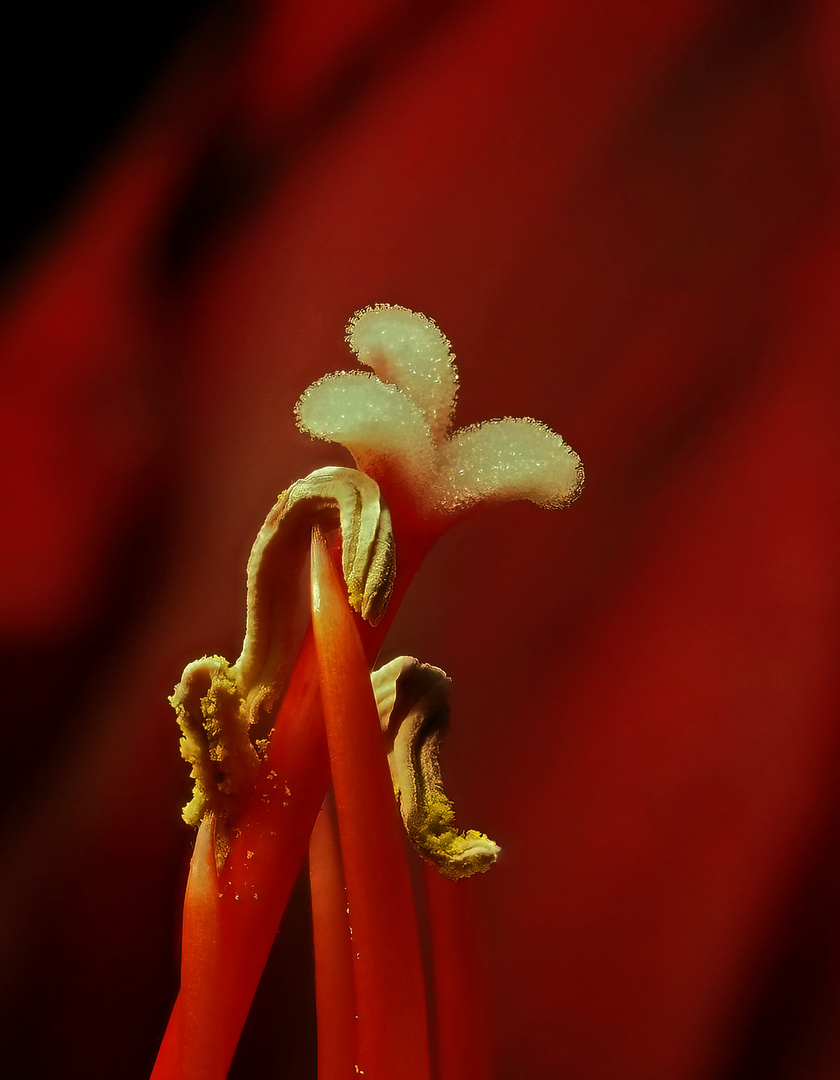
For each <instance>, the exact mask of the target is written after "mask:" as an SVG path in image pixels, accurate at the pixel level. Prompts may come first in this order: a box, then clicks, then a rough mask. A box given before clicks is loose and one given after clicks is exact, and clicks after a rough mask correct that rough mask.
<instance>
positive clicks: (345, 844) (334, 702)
mask: <svg viewBox="0 0 840 1080" xmlns="http://www.w3.org/2000/svg"><path fill="white" fill-rule="evenodd" d="M311 580H312V627H313V630H314V634H315V645H316V650H317V654H318V669H319V673H320V680H321V698H322V702H323V707H324V722H325V726H326V732H327V744H328V746H329V754H330V769H331V773H332V782H333V790H334V792H335V805H336V812H337V817H338V828H339V835H340V838H341V851H342V858H343V862H344V873H345V878H346V883H347V907H348V910H349V919H350V926H351V928H352V935H353V948H352V955H353V972H354V982H355V990H356V1004H357V1008H358V1017H359V1020H358V1058H357V1060H356V1062H355V1063H354V1065H355V1066H356V1067H357V1072H358V1073H360V1074H362V1075H365V1076H369V1077H373V1078H378V1077H381V1078H382V1080H386V1078H387V1077H395V1076H399V1077H401V1078H404V1080H428V1077H429V1052H428V1028H427V1022H426V996H425V986H424V982H423V966H422V960H421V956H420V941H419V938H418V933H417V916H416V913H415V911H414V900H413V897H412V892H411V880H410V878H409V872H408V864H407V862H406V855H405V846H404V841H403V837H402V828H401V825H400V820H399V816H398V814H397V809H396V804H395V802H394V794H393V787H392V784H391V777H390V774H389V771H388V765H387V760H386V757H385V754H384V753H383V740H382V730H381V726H380V721H379V712H378V710H377V707H376V702H375V699H374V696H373V689H372V687H371V682H370V673H369V669H368V666H367V664H366V662H365V656H364V652H363V650H362V645H361V641H360V640H359V636H358V633H357V632H356V627H355V624H354V619H353V613H352V611H351V610H350V607H349V605H348V603H347V600H346V597H345V595H344V589H343V586H342V583H341V582H340V580H339V578H338V575H337V573H336V571H335V568H334V566H333V564H332V561H331V560H330V557H329V555H328V553H327V549H326V545H325V543H324V539H323V536H321V534H320V533H319V532H318V531H317V530H316V531H315V533H314V535H313V540H312V579H311Z"/></svg>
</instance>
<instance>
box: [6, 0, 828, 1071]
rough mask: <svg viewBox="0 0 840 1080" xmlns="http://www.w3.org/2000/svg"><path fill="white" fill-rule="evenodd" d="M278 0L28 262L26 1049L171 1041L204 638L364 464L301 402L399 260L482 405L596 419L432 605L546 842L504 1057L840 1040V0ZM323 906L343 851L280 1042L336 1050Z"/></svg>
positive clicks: (484, 889)
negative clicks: (194, 687) (573, 493)
mask: <svg viewBox="0 0 840 1080" xmlns="http://www.w3.org/2000/svg"><path fill="white" fill-rule="evenodd" d="M233 10H234V12H235V14H236V15H237V16H238V18H236V19H235V20H233V22H231V21H230V20H219V21H218V22H214V21H213V20H210V21H209V22H208V23H206V24H205V25H204V27H203V28H202V31H201V35H200V38H196V39H195V41H194V42H193V44H192V45H191V46H190V48H189V49H188V51H187V52H186V53H185V54H183V56H182V58H181V59H179V60H177V61H176V62H175V64H174V66H173V68H172V71H171V73H170V75H169V76H168V77H167V78H166V79H164V80H163V81H162V82H161V83H160V84H159V85H158V86H157V88H156V90H155V92H154V94H153V95H152V96H151V97H150V98H149V101H148V104H147V105H146V106H145V108H144V109H143V110H142V111H141V113H140V114H139V115H138V116H137V117H136V118H135V119H134V120H133V121H132V122H131V124H130V125H129V126H127V127H126V129H125V131H124V133H123V135H122V137H121V139H120V141H119V142H118V143H116V144H114V146H113V148H112V149H111V151H110V153H109V156H108V158H107V160H104V161H102V162H100V164H99V166H98V167H97V169H96V170H95V171H94V173H93V174H92V175H91V176H90V177H89V179H88V181H87V184H86V186H85V188H84V190H80V191H79V192H78V193H77V195H76V199H77V201H76V202H75V205H74V208H70V209H68V210H67V213H66V215H65V216H64V218H63V219H62V220H61V222H59V223H58V224H56V225H54V227H53V228H52V229H51V230H50V231H49V233H48V234H45V235H43V236H42V237H41V238H40V242H39V243H38V245H37V246H35V247H33V248H32V249H31V250H30V251H29V252H28V257H27V259H26V260H25V262H23V263H21V264H19V266H18V267H17V268H16V270H15V273H14V275H13V277H12V278H11V279H10V281H9V288H10V298H9V304H8V314H7V316H6V319H5V322H4V327H3V342H2V350H0V351H1V352H2V357H3V393H2V395H0V438H2V440H3V450H4V452H3V461H4V481H5V486H4V500H3V512H4V527H3V530H2V543H3V558H2V559H0V574H2V586H1V587H0V596H2V616H3V622H2V626H3V630H4V634H5V638H4V640H5V642H6V646H7V650H6V665H5V668H4V670H5V671H6V674H7V686H6V692H7V698H6V703H5V706H4V710H3V716H4V719H3V725H4V749H5V750H6V753H7V769H6V770H5V773H4V776H5V780H6V783H5V785H4V794H3V797H2V798H3V805H4V809H5V818H4V820H5V822H6V827H5V831H4V834H3V849H2V858H0V867H2V874H3V889H2V897H3V900H2V904H3V911H2V914H0V928H2V946H3V955H2V960H1V961H0V972H2V1002H0V1004H1V1005H2V1008H0V1015H2V1017H3V1021H2V1022H3V1025H4V1030H3V1032H2V1038H0V1045H2V1048H3V1049H2V1054H3V1065H4V1071H5V1072H7V1073H9V1074H10V1075H12V1076H21V1077H26V1076H36V1077H40V1076H46V1075H55V1074H57V1073H58V1074H61V1075H62V1076H66V1077H74V1076H85V1077H87V1076H91V1075H101V1076H120V1077H126V1078H137V1080H140V1078H143V1077H147V1076H148V1075H149V1072H150V1070H151V1067H152V1063H153V1060H154V1056H155V1053H156V1049H157V1046H158V1044H159V1040H160V1038H161V1036H162V1034H163V1031H164V1029H165V1025H166V1022H167V1018H168V1015H169V1010H170V1006H171V1002H172V1000H173V998H174V996H175V993H176V989H177V982H178V967H177V963H176V961H175V958H174V955H173V941H174V940H176V939H177V933H178V925H179V919H180V909H181V904H182V900H183V895H184V886H185V882H186V874H187V867H188V861H189V855H190V846H191V840H190V830H189V829H187V828H186V827H185V826H184V824H183V822H181V821H180V820H179V817H178V813H177V808H178V807H179V806H183V805H184V804H185V803H186V802H187V800H188V799H189V796H190V790H189V788H190V785H189V781H188V778H187V776H186V771H187V770H185V769H184V768H183V761H182V760H181V759H180V757H179V755H178V751H177V745H176V742H177V739H175V738H173V721H172V710H171V708H170V707H169V705H168V704H167V703H166V700H165V699H166V696H167V694H168V693H169V692H170V691H171V686H172V681H173V672H175V673H177V672H178V671H179V670H181V669H182V668H183V666H184V664H185V663H187V662H189V661H190V660H192V659H194V658H195V657H197V656H200V655H202V654H203V653H206V652H208V651H209V652H213V653H218V654H219V655H221V656H226V657H235V656H236V655H237V652H238V649H239V647H240V643H241V641H242V631H243V627H242V611H241V608H242V593H243V589H244V587H245V582H244V580H243V567H244V566H245V562H246V560H247V556H248V551H249V550H250V546H251V544H252V542H253V539H254V537H255V535H256V534H257V533H258V531H259V529H260V527H261V524H262V522H263V521H264V519H265V514H266V511H267V509H268V508H269V507H270V506H272V505H273V503H274V501H275V499H276V496H277V493H278V491H281V490H284V489H287V488H288V487H289V486H290V485H291V484H293V483H294V481H295V480H297V479H298V478H301V477H305V476H307V475H308V474H310V473H311V472H312V471H314V470H317V469H319V468H323V467H328V466H333V467H335V466H338V467H351V465H352V461H351V460H350V459H349V458H345V459H344V460H340V459H339V458H338V457H337V454H340V453H343V452H342V451H340V450H339V449H338V448H337V447H335V446H333V445H329V444H327V443H320V442H315V443H310V442H309V441H308V440H305V439H302V438H301V436H300V433H299V432H298V431H296V430H294V428H293V426H292V424H290V423H289V417H290V416H291V415H292V412H293V409H294V405H295V402H296V401H297V400H298V397H299V396H300V394H301V393H302V391H303V390H304V389H305V388H306V387H307V386H309V385H310V384H312V383H313V382H314V381H316V380H318V379H319V378H321V377H322V376H323V375H324V373H325V372H330V371H337V370H339V369H342V370H343V369H345V368H346V367H347V362H346V355H345V352H344V349H343V347H342V343H341V340H340V330H339V332H338V333H337V331H336V328H340V327H341V326H342V325H343V322H344V320H345V319H346V317H347V314H348V313H349V312H352V311H354V310H358V309H360V308H362V307H363V306H364V305H366V304H369V303H370V302H371V300H374V299H389V300H392V301H394V302H397V303H399V304H402V305H405V306H406V307H409V308H411V309H412V310H421V311H426V312H429V313H431V314H432V315H433V316H434V317H435V319H436V320H438V321H439V323H440V325H441V326H442V327H444V328H445V330H446V333H447V335H449V336H450V337H451V339H452V340H453V341H454V342H455V343H456V345H457V349H458V353H459V368H460V373H461V376H462V389H461V391H460V393H459V399H458V409H457V422H456V424H455V425H453V429H457V428H465V429H470V428H471V427H472V425H474V424H476V423H480V422H481V421H484V420H485V419H486V418H487V417H505V416H514V417H516V416H524V415H537V416H539V417H540V419H541V420H544V421H545V422H546V423H547V424H548V425H549V426H551V427H552V428H558V427H559V428H560V430H561V431H562V432H563V435H564V437H566V438H568V440H569V442H570V443H571V444H572V445H573V446H575V447H579V448H581V449H582V450H583V449H584V448H585V451H586V452H585V460H586V464H587V470H588V483H589V488H588V491H587V495H586V497H585V498H584V499H582V500H581V502H580V504H579V505H578V506H576V507H575V508H574V511H573V512H571V513H570V514H568V515H565V516H564V518H563V528H562V529H559V528H558V527H557V521H556V519H555V518H554V517H552V515H549V514H543V513H541V512H540V511H538V510H537V509H536V508H534V507H531V506H527V505H523V506H517V507H512V508H504V510H499V511H498V512H497V511H495V510H488V511H485V512H484V513H483V514H481V515H479V514H476V515H475V516H474V517H470V518H468V519H467V520H465V521H463V522H462V523H461V524H460V525H459V526H458V529H455V530H452V531H451V532H448V533H447V535H445V536H444V537H443V538H442V539H441V540H440V542H439V544H438V545H437V546H436V547H435V549H434V551H433V553H432V554H431V555H430V557H429V559H428V561H427V562H426V564H425V566H424V567H423V569H421V570H420V572H419V574H418V576H417V577H416V579H415V581H414V584H413V588H412V591H411V592H409V593H408V594H407V596H406V598H405V600H404V601H403V603H402V604H401V605H400V614H399V616H398V617H397V618H396V619H395V622H394V625H393V626H392V627H391V629H390V631H389V646H388V648H389V650H392V653H393V655H403V654H405V655H409V654H410V655H413V656H417V657H419V658H421V659H422V660H424V661H428V662H429V663H432V664H434V665H435V666H439V667H440V668H441V669H443V670H445V671H446V672H447V673H448V675H449V676H451V677H452V680H453V702H452V708H453V715H456V716H457V723H455V724H453V726H452V731H451V733H450V736H449V744H448V746H447V752H446V758H445V763H444V767H445V774H446V775H445V779H446V783H447V791H448V794H449V795H451V797H452V800H453V803H454V805H455V806H456V807H457V810H458V815H459V818H460V819H461V820H462V821H463V823H464V825H465V826H471V825H472V823H477V824H478V826H479V827H480V828H481V829H482V830H486V833H487V835H488V836H490V837H492V838H493V840H494V841H495V842H496V843H498V844H499V845H500V847H501V849H502V851H503V853H504V857H503V859H501V860H500V861H499V863H498V864H497V865H496V866H495V867H494V868H493V871H492V872H491V873H488V874H486V875H483V876H482V877H481V878H480V879H478V880H476V881H475V882H469V883H466V884H467V888H468V890H469V899H468V901H467V902H466V903H467V907H468V908H469V911H468V913H467V914H468V916H469V918H468V919H467V922H468V923H469V925H470V926H471V927H472V928H473V930H474V935H473V944H474V945H476V947H477V948H478V946H480V948H478V955H477V956H476V957H475V960H474V962H475V964H476V965H477V967H478V970H479V972H480V974H481V980H480V983H481V989H482V991H483V993H484V996H485V998H486V1001H485V1003H484V1004H485V1007H486V1012H487V1016H488V1018H489V1024H488V1031H489V1033H490V1034H489V1037H488V1042H487V1043H486V1044H485V1045H484V1046H482V1047H481V1048H479V1049H480V1051H481V1052H482V1053H484V1054H486V1058H487V1063H488V1069H489V1071H490V1075H495V1076H497V1077H500V1078H505V1080H506V1078H508V1077H518V1076H539V1077H555V1076H556V1077H563V1078H564V1080H568V1078H572V1080H575V1078H579V1080H584V1078H585V1080H593V1078H594V1080H600V1078H610V1080H612V1078H614V1077H617V1076H618V1077H623V1078H628V1080H634V1078H639V1080H642V1078H644V1080H666V1078H667V1080H675V1078H677V1080H712V1078H714V1080H719V1078H723V1080H742V1078H746V1077H748V1076H756V1075H758V1076H768V1077H776V1078H790V1080H794V1078H795V1080H818V1078H822V1077H825V1076H832V1075H834V1074H836V1073H837V1071H838V1061H840V1044H838V1034H837V1033H838V1031H840V1024H838V1022H837V1007H836V1002H837V999H838V995H837V986H838V985H840V961H838V956H840V951H838V944H837V929H836V926H837V918H836V912H837V907H838V897H837V888H836V873H835V870H834V867H836V865H837V852H836V850H835V849H836V843H835V837H836V833H837V823H838V814H837V807H836V797H835V794H834V793H835V791H836V788H837V782H836V781H837V777H836V770H837V760H838V725H837V710H836V655H835V654H836V647H835V646H836V625H837V613H838V583H837V571H836V552H837V547H838V544H837V539H838V521H837V512H836V505H837V500H836V497H835V493H836V490H837V486H838V483H837V482H838V471H840V470H838V462H840V452H838V446H837V437H836V430H837V422H836V416H837V385H836V383H837V377H836V370H837V363H836V360H837V342H838V339H840V326H838V319H837V315H836V311H837V304H836V297H835V293H836V281H837V280H838V276H840V273H839V271H840V267H838V261H840V258H839V257H838V252H840V235H839V234H838V186H837V176H836V150H835V148H836V146H837V144H838V138H840V131H839V130H838V128H839V127H840V124H839V123H838V117H840V85H838V77H837V72H838V71H840V63H838V56H837V42H838V40H840V37H839V36H838V26H837V19H838V15H837V11H836V9H835V6H834V5H830V4H825V3H816V2H813V3H812V2H809V0H806V2H804V3H792V2H791V3H783V2H779V3H774V4H766V5H750V4H718V3H712V2H711V0H698V2H697V3H693V4H689V3H688V2H687V0H679V2H675V3H668V4H653V5H646V6H643V5H628V4H624V3H620V2H619V0H605V2H604V3H601V4H598V3H595V4H593V3H586V4H584V3H580V2H574V3H562V4H545V5H539V4H527V3H526V4H512V3H489V4H474V5H463V4H451V5H432V6H431V7H430V6H428V5H427V6H423V5H419V6H418V5H414V6H410V5H408V6H407V5H399V4H389V3H373V4H368V5H362V4H360V3H359V4H357V3H349V4H343V5H332V6H330V5H324V4H313V5H306V4H302V3H291V4H273V3H266V4H265V5H263V6H261V7H260V8H259V10H257V9H256V8H249V9H248V10H247V11H246V9H245V7H244V6H240V5H237V6H235V7H234V9H233ZM234 30H235V31H236V32H234ZM48 32H49V27H48V25H46V24H45V27H44V33H48ZM29 67H30V68H31V70H32V71H33V72H35V71H37V58H36V59H35V60H34V62H33V64H32V65H29ZM30 77H31V78H33V79H34V78H35V76H34V75H33V76H30ZM21 85H23V84H21ZM27 85H29V84H27ZM102 92H103V94H105V93H107V80H103V91H102ZM27 96H28V95H27V94H26V93H24V92H23V91H21V89H20V87H18V88H17V91H16V96H15V98H14V108H15V109H16V110H18V109H23V108H25V107H26V98H27ZM10 100H12V99H11V98H10ZM41 137H42V133H41V130H40V129H38V128H36V129H34V130H33V132H32V139H33V140H35V141H37V140H39V139H40V138H41ZM14 166H15V163H14V161H12V162H11V163H10V166H9V167H10V168H12V169H13V168H14ZM7 212H8V213H9V214H14V213H15V207H14V205H12V206H9V207H7ZM395 513H396V510H395ZM441 612H443V613H445V617H444V618H441ZM390 659H391V653H389V654H388V655H383V657H382V660H383V662H388V661H389V660H390ZM460 884H464V883H455V886H453V887H456V886H457V885H460ZM310 927H311V917H310V914H309V907H308V901H307V898H306V882H305V881H304V882H303V883H302V884H301V885H300V886H299V887H298V889H297V891H295V892H293V896H292V901H291V903H290V906H289V908H288V910H287V916H286V920H285V924H284V926H283V927H282V928H281V932H280V936H279V938H278V942H277V950H276V952H275V953H274V955H273V956H272V957H271V958H270V960H269V966H268V968H267V970H266V977H265V979H264V981H263V983H262V984H261V989H260V991H259V992H258V994H257V998H256V999H255V1002H254V1008H253V1011H252V1016H251V1020H252V1024H251V1025H246V1029H245V1031H244V1033H243V1039H242V1042H241V1043H240V1046H239V1050H238V1052H237V1055H238V1056H237V1059H236V1060H235V1061H234V1064H233V1067H232V1071H231V1076H232V1077H233V1078H235V1077H236V1075H237V1074H238V1075H240V1076H242V1075H247V1076H249V1077H250V1078H251V1080H258V1078H259V1077H260V1076H266V1075H272V1076H273V1075H277V1074H278V1072H279V1071H280V1070H281V1067H282V1069H284V1070H285V1074H286V1075H287V1076H290V1077H293V1076H296V1075H297V1076H300V1077H311V1076H312V1072H313V1069H314V1037H313V1031H312V1027H313V1019H312V1018H313V1017H314V1013H315V991H314V987H313V981H312V966H311V959H310V958H311V953H312V944H311V940H307V935H311V929H310ZM456 981H457V980H456V976H455V973H452V979H451V983H452V985H454V983H455V982H456Z"/></svg>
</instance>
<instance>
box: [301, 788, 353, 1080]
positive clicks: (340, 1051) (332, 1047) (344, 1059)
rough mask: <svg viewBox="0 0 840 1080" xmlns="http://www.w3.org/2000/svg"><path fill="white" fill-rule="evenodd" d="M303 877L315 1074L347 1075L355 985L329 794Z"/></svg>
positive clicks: (321, 1078)
mask: <svg viewBox="0 0 840 1080" xmlns="http://www.w3.org/2000/svg"><path fill="white" fill-rule="evenodd" d="M309 880H310V883H311V887H312V929H313V936H314V941H315V999H316V1006H317V1010H318V1080H349V1077H350V1076H352V1066H353V1064H355V1062H356V1061H357V1060H358V1030H357V1028H358V1025H357V1022H356V989H355V985H354V982H353V960H352V939H351V937H350V925H349V923H348V921H347V889H346V886H345V884H344V868H343V866H342V863H341V851H340V849H339V840H338V823H337V821H336V816H335V805H334V803H333V800H332V799H331V798H330V797H329V796H328V797H327V800H326V801H325V803H324V808H323V810H322V811H321V813H320V814H319V815H318V820H317V821H316V822H315V828H314V829H313V831H312V840H311V842H310V844H309Z"/></svg>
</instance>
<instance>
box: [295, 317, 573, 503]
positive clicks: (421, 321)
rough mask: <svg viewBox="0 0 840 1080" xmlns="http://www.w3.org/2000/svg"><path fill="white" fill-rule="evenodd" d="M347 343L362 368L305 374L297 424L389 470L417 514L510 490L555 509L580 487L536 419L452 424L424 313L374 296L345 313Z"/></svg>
mask: <svg viewBox="0 0 840 1080" xmlns="http://www.w3.org/2000/svg"><path fill="white" fill-rule="evenodd" d="M347 343H348V345H349V346H350V348H351V349H352V350H353V352H354V353H355V354H356V356H357V358H358V360H359V362H360V363H361V364H363V365H365V366H366V367H367V368H369V369H370V370H369V371H356V372H347V371H341V372H336V373H335V374H332V375H327V376H325V377H324V378H322V379H319V380H318V381H317V382H315V383H313V384H312V386H310V387H309V389H308V390H306V391H305V392H304V394H303V395H302V397H301V398H300V400H299V401H298V403H297V406H296V409H295V411H296V415H297V421H298V426H299V427H300V428H301V429H302V430H303V431H305V432H307V433H308V434H309V435H311V436H313V437H314V438H317V439H324V440H326V441H328V442H337V443H339V444H341V445H342V446H345V447H346V448H347V449H348V450H349V451H350V453H351V454H352V455H353V457H354V459H355V461H356V464H357V465H358V467H359V469H361V470H362V472H365V473H367V474H368V475H370V476H373V477H374V478H375V479H377V480H380V481H381V480H382V478H383V477H384V476H388V477H393V478H396V479H397V480H398V482H399V483H400V486H401V487H403V488H404V489H406V490H407V491H408V492H409V493H410V494H411V496H412V498H413V500H414V501H415V503H416V504H417V505H418V506H419V508H420V509H421V510H422V512H423V513H425V514H428V515H436V514H449V513H453V512H457V511H459V510H463V509H466V508H468V507H470V506H473V505H474V504H475V503H478V502H513V501H516V500H520V499H526V500H528V501H530V502H533V503H536V504H537V505H538V506H542V507H546V508H549V509H557V508H560V507H564V506H568V505H569V504H570V503H572V502H574V500H575V499H576V498H577V497H578V495H579V494H580V492H581V490H582V489H583V465H582V464H581V461H580V458H579V457H578V456H577V454H576V453H575V452H574V450H572V449H571V447H570V446H568V445H567V444H566V443H565V442H563V440H562V438H561V437H560V436H559V435H557V434H555V433H554V432H553V431H552V430H551V429H550V428H548V427H546V425H545V424H542V423H539V422H538V421H536V420H531V419H513V418H510V417H506V418H504V419H501V420H490V421H487V422H486V423H482V424H476V425H473V426H471V427H466V428H461V429H460V430H456V431H454V432H453V431H452V419H453V414H454V410H455V397H456V394H457V390H458V372H457V369H456V367H455V362H454V355H453V353H452V351H451V348H450V345H449V342H448V341H447V339H446V337H444V335H443V334H442V333H441V331H440V330H439V329H438V327H437V326H436V324H435V323H434V322H433V321H432V320H431V319H429V318H427V316H425V315H422V314H420V313H419V312H415V311H409V310H408V308H404V307H399V306H397V305H391V304H376V305H374V306H373V307H369V308H365V309H364V310H363V311H360V312H357V314H356V315H354V316H353V318H352V319H351V320H350V323H349V324H348V327H347Z"/></svg>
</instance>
